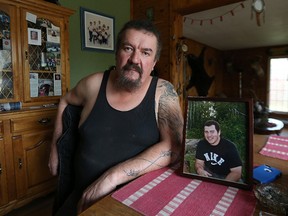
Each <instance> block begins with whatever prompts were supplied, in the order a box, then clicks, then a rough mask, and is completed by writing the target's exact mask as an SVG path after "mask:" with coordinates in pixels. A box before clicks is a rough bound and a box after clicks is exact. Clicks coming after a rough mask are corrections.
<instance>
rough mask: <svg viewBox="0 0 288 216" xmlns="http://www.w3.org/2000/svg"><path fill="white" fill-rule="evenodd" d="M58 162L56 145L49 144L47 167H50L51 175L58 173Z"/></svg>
mask: <svg viewBox="0 0 288 216" xmlns="http://www.w3.org/2000/svg"><path fill="white" fill-rule="evenodd" d="M58 163H59V159H58V153H57V148H56V146H54V147H52V146H51V151H50V157H49V163H48V167H49V169H50V173H51V174H52V175H53V176H56V175H57V174H58Z"/></svg>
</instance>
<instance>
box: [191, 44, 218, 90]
mask: <svg viewBox="0 0 288 216" xmlns="http://www.w3.org/2000/svg"><path fill="white" fill-rule="evenodd" d="M205 50H206V47H203V49H202V51H201V53H200V55H199V56H195V55H193V54H188V55H186V57H187V62H188V64H189V66H190V67H191V69H192V75H191V77H190V80H189V83H188V85H187V87H186V90H187V91H188V90H189V89H190V88H192V87H194V86H195V88H196V90H197V93H198V95H199V96H207V95H208V91H209V89H210V86H211V84H212V82H213V80H214V76H212V77H210V76H209V75H208V74H207V72H206V70H205V67H204V60H205Z"/></svg>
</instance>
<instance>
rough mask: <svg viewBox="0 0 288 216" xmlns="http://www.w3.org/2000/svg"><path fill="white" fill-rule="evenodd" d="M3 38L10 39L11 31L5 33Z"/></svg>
mask: <svg viewBox="0 0 288 216" xmlns="http://www.w3.org/2000/svg"><path fill="white" fill-rule="evenodd" d="M3 38H4V39H10V31H9V30H4V31H3Z"/></svg>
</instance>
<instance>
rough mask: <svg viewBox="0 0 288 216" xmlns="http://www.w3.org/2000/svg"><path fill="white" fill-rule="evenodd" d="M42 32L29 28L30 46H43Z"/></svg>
mask: <svg viewBox="0 0 288 216" xmlns="http://www.w3.org/2000/svg"><path fill="white" fill-rule="evenodd" d="M41 42H42V40H41V30H40V29H34V28H28V44H30V45H37V46H41V44H42V43H41Z"/></svg>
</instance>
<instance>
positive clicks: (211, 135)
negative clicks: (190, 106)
mask: <svg viewBox="0 0 288 216" xmlns="http://www.w3.org/2000/svg"><path fill="white" fill-rule="evenodd" d="M220 134H221V131H220V130H219V132H217V130H216V128H215V125H211V126H205V127H204V136H205V139H206V140H207V142H209V143H210V145H212V146H216V145H218V143H219V141H220Z"/></svg>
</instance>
